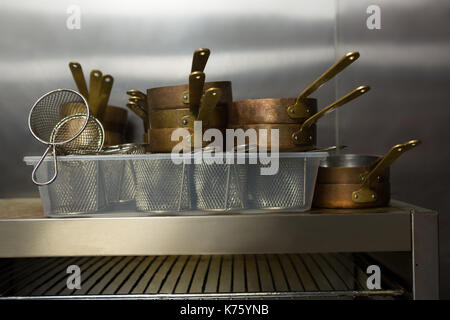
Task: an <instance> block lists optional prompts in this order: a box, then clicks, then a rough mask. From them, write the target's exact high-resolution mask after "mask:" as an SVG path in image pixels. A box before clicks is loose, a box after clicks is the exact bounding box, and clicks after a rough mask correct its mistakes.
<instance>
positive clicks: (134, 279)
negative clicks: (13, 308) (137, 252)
mask: <svg viewBox="0 0 450 320" xmlns="http://www.w3.org/2000/svg"><path fill="white" fill-rule="evenodd" d="M69 265H78V266H79V267H80V269H81V289H79V290H76V289H68V288H67V285H66V281H67V279H68V274H67V273H66V270H67V267H68V266H69ZM367 265H369V262H368V261H367V260H366V259H365V258H364V256H362V255H356V254H337V253H329V254H268V255H223V256H219V255H211V256H206V255H202V256H183V255H181V256H139V257H129V256H126V257H72V258H37V259H36V258H27V259H2V260H0V271H1V272H0V296H1V297H3V298H14V297H29V298H39V299H42V298H49V299H54V298H70V299H74V298H82V299H85V298H88V299H96V298H133V299H134V298H138V299H162V298H169V299H177V298H182V299H186V298H195V299H198V298H200V299H207V298H213V299H214V298H239V299H242V298H277V297H278V298H358V297H362V298H364V297H365V298H369V297H374V298H375V297H385V298H386V297H389V298H395V297H397V298H398V297H401V296H403V295H404V294H405V290H404V289H403V288H402V287H401V286H400V285H398V284H397V283H396V282H395V281H394V280H393V279H391V278H388V277H385V276H384V277H382V289H381V290H368V289H367V288H366V280H367V274H366V273H365V272H364V270H366V267H367Z"/></svg>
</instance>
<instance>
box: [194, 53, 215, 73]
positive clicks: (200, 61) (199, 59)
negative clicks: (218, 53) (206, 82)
mask: <svg viewBox="0 0 450 320" xmlns="http://www.w3.org/2000/svg"><path fill="white" fill-rule="evenodd" d="M210 54H211V51H210V50H209V49H208V48H199V49H197V50H195V51H194V55H193V57H192V67H191V72H194V71H201V72H203V70H205V67H206V62H208V58H209V55H210Z"/></svg>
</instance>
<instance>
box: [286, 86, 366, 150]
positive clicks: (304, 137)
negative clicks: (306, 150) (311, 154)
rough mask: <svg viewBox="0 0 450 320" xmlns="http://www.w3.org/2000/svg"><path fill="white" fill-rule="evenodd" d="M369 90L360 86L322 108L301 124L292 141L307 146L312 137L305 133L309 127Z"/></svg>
mask: <svg viewBox="0 0 450 320" xmlns="http://www.w3.org/2000/svg"><path fill="white" fill-rule="evenodd" d="M369 90H370V87H369V86H360V87H358V88H356V89H355V90H353V91H352V92H350V93H347V94H346V95H345V96H343V97H342V98H340V99H339V100H336V101H335V102H333V103H332V104H330V105H329V106H328V107H326V108H323V109H322V110H320V111H319V112H317V113H316V114H314V115H313V116H311V117H309V118H308V119H307V120H306V121H305V122H303V124H302V126H301V127H300V129H299V130H298V131H296V132H294V133H293V134H292V140H293V141H294V143H295V144H297V145H308V144H310V143H311V140H312V137H310V136H309V135H308V133H307V130H306V129H308V128H309V127H311V126H312V125H313V124H315V123H316V122H317V120H319V119H320V118H322V117H323V116H324V115H326V114H327V113H330V112H333V111H334V110H336V109H337V108H339V107H342V106H343V105H345V104H347V103H349V102H350V101H352V100H353V99H356V98H358V97H359V96H361V95H363V94H364V93H366V92H367V91H369Z"/></svg>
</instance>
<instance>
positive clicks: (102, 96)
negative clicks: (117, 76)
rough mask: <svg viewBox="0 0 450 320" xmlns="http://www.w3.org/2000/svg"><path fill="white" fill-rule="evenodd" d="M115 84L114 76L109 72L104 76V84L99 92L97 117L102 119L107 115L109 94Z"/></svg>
mask: <svg viewBox="0 0 450 320" xmlns="http://www.w3.org/2000/svg"><path fill="white" fill-rule="evenodd" d="M113 84H114V78H113V76H111V75H109V74H107V75H105V76H103V77H102V85H101V87H100V92H99V102H98V106H97V119H98V120H100V121H102V120H103V117H104V115H105V111H106V107H107V106H108V100H109V96H110V95H111V89H112V86H113Z"/></svg>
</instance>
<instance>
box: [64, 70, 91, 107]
mask: <svg viewBox="0 0 450 320" xmlns="http://www.w3.org/2000/svg"><path fill="white" fill-rule="evenodd" d="M69 68H70V71H71V72H72V77H73V80H74V81H75V84H76V85H77V88H78V91H80V93H81V94H82V95H83V97H84V98H85V99H86V100H88V99H89V93H88V88H87V84H86V79H85V78H84V74H83V69H82V68H81V64H79V63H78V62H69Z"/></svg>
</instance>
